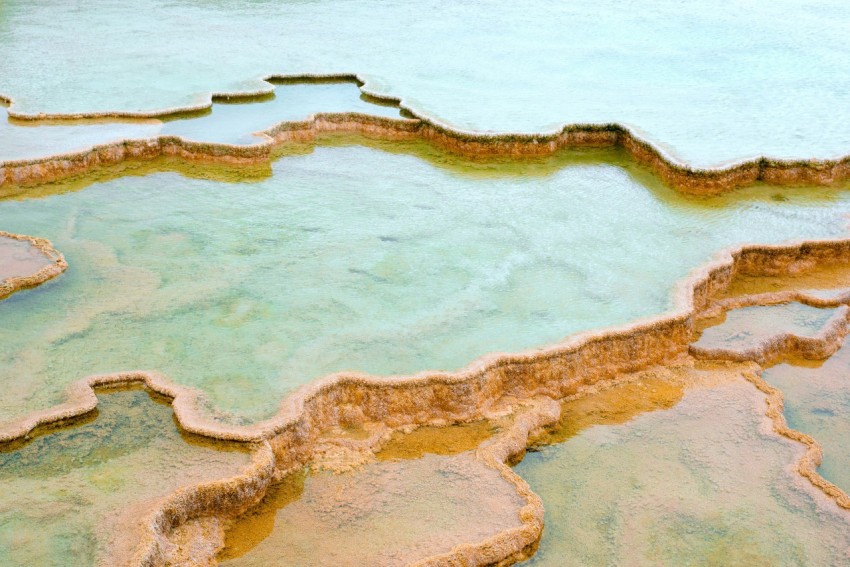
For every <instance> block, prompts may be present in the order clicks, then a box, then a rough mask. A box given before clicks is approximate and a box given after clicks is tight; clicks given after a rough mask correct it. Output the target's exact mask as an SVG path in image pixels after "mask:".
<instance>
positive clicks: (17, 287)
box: [0, 230, 68, 299]
mask: <svg viewBox="0 0 850 567" xmlns="http://www.w3.org/2000/svg"><path fill="white" fill-rule="evenodd" d="M0 238H10V239H13V240H21V241H25V242H29V243H30V244H31V245H32V246H33V247H34V248H36V249H37V250H38V251H39V252H41V253H42V254H44V255H45V256H46V257H47V259H48V260H50V261H51V263H50V264H48V265H47V266H44V267H43V268H41V269H40V270H38V271H37V272H35V273H34V274H30V275H28V276H18V277H14V278H9V279H6V280H2V281H0V299H5V298H7V297H9V296H10V295H12V294H13V293H15V292H16V291H21V290H22V289H28V288H31V287H36V286H39V285H41V284H43V283H44V282H46V281H47V280H51V279H53V278H55V277H56V276H58V275H59V274H61V273H62V272H64V271H65V270H67V269H68V262H66V261H65V256H63V255H62V253H61V252H59V251H58V250H56V249H55V248H54V247H53V244H51V243H50V241H49V240H47V239H46V238H38V237H36V236H27V235H25V234H14V233H11V232H5V231H2V230H0Z"/></svg>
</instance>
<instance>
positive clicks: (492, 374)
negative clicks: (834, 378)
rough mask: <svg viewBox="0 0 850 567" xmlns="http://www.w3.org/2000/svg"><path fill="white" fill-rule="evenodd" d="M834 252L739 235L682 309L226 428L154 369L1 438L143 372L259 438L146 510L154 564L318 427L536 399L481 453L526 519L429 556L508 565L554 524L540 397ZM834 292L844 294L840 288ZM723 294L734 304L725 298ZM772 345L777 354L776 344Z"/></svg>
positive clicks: (193, 410)
mask: <svg viewBox="0 0 850 567" xmlns="http://www.w3.org/2000/svg"><path fill="white" fill-rule="evenodd" d="M836 261H850V239H839V240H812V241H803V242H799V243H796V244H788V245H742V246H739V247H735V248H731V249H726V250H724V251H722V252H720V253H718V254H717V255H716V256H715V258H714V259H713V260H712V261H710V262H708V263H706V264H705V265H703V266H701V267H699V268H697V269H696V270H694V271H693V272H692V273H691V274H690V275H689V276H688V277H687V278H685V279H684V280H681V281H680V282H678V284H677V285H676V286H675V288H674V294H673V300H674V308H673V310H672V311H670V312H667V313H665V314H661V315H658V316H655V317H651V318H647V319H642V320H638V321H635V322H633V323H631V324H627V325H624V326H619V327H612V328H608V329H604V330H601V331H588V332H583V333H579V334H577V335H573V336H571V337H568V338H567V339H565V340H564V341H563V342H561V343H559V344H556V345H553V346H550V347H545V348H541V349H535V350H528V351H524V352H521V353H517V354H505V353H491V354H488V355H485V356H483V357H481V358H479V359H477V360H476V361H474V362H473V363H471V364H470V365H469V366H468V367H466V368H465V369H463V370H460V371H458V372H455V373H447V372H422V373H419V374H416V375H412V376H392V377H386V378H384V377H376V376H369V375H365V374H359V373H338V374H333V375H330V376H326V377H324V378H321V379H319V380H317V381H314V382H312V383H310V384H306V385H304V386H302V387H301V388H299V389H297V390H296V391H295V392H293V393H291V394H289V395H288V396H286V397H285V398H284V399H283V400H282V402H281V406H280V409H279V411H278V413H277V414H276V415H275V416H274V417H272V418H270V419H268V420H266V421H263V422H259V423H256V424H253V425H250V426H236V425H233V426H228V425H225V424H222V423H217V422H214V421H211V420H209V419H207V418H206V417H205V416H204V413H203V411H202V410H201V409H200V407H201V404H200V403H199V402H201V401H202V399H203V398H202V394H201V393H200V392H199V391H197V390H193V389H190V388H186V387H183V386H180V385H177V384H174V383H173V382H171V381H170V380H169V379H168V378H166V377H165V376H163V375H161V374H158V373H156V372H150V371H131V372H122V373H115V374H108V375H95V376H89V377H87V378H83V379H81V380H78V381H76V382H74V383H72V384H71V385H70V386H69V388H68V390H67V401H66V402H65V403H63V404H60V405H58V406H54V407H52V408H49V409H46V410H43V411H38V412H34V413H31V414H29V415H27V416H23V417H22V418H20V419H18V420H16V421H13V422H11V423H8V424H7V425H6V426H4V427H3V428H0V442H9V441H14V440H19V439H21V438H24V437H26V436H28V435H29V434H30V433H31V432H32V431H33V430H34V429H36V428H37V427H40V426H46V425H50V424H53V423H56V422H61V421H64V420H69V419H73V418H75V417H78V416H81V415H84V414H86V413H88V412H90V411H92V410H94V409H95V407H96V405H97V396H96V393H95V390H94V388H98V387H109V386H114V385H120V384H127V383H141V384H143V385H144V386H146V387H147V388H148V389H149V390H151V391H153V392H156V393H159V394H161V395H164V396H167V397H169V398H171V399H172V406H173V409H174V412H175V416H176V418H177V421H178V423H179V425H180V426H181V427H182V428H183V429H184V430H186V431H188V432H190V433H195V434H198V435H203V436H207V437H211V438H216V439H222V440H229V441H237V442H244V443H255V444H257V446H255V450H254V455H253V462H252V464H251V465H250V466H249V467H248V468H247V469H246V470H245V471H244V472H243V473H242V474H241V475H239V476H237V477H234V478H231V479H228V480H222V481H216V482H212V483H207V484H202V485H199V486H194V487H188V488H185V489H181V490H178V491H177V492H176V493H173V494H172V495H170V496H168V497H166V498H165V499H164V500H163V504H162V505H161V506H160V507H159V508H158V509H157V511H156V512H155V513H154V514H153V515H152V516H150V517H149V518H147V519H146V520H145V521H144V525H145V526H146V535H145V538H144V540H143V541H141V542H140V543H139V546H138V547H137V548H136V553H135V554H134V557H133V558H132V560H131V561H129V563H130V564H134V565H146V566H148V565H150V566H153V565H161V564H163V563H164V561H165V560H166V559H165V558H166V557H167V554H168V549H169V548H170V547H171V548H173V547H174V544H173V543H172V542H170V540H169V534H172V533H174V531H175V530H176V529H177V528H178V527H179V526H181V525H184V524H186V523H188V522H191V521H193V520H195V519H198V518H202V517H208V516H213V515H215V516H220V517H232V516H233V515H235V514H238V513H240V512H242V511H244V510H246V509H247V508H249V507H250V506H252V505H253V504H255V503H257V502H259V500H261V499H262V497H263V495H264V494H265V491H266V489H267V488H268V486H269V484H270V483H271V482H273V481H274V480H276V479H280V478H282V477H283V476H285V475H286V474H289V473H290V472H292V471H294V470H297V469H299V468H300V467H303V466H304V465H306V464H308V463H309V462H310V460H311V457H312V448H313V446H314V445H315V443H316V440H317V438H318V436H319V435H320V433H321V432H322V431H324V430H327V429H329V428H331V427H333V426H338V425H341V426H356V425H361V424H363V423H365V422H381V423H383V424H385V425H387V426H388V427H392V428H394V427H401V426H405V425H426V424H435V423H452V422H464V421H471V420H475V419H480V418H482V417H485V415H486V414H487V412H488V410H490V409H492V408H494V406H496V405H497V403H498V402H499V401H500V400H504V399H516V400H530V401H531V402H532V403H536V404H538V409H537V410H535V411H532V412H530V413H529V416H530V417H528V418H523V419H522V420H518V424H517V425H516V426H515V427H512V428H511V429H510V430H509V431H508V432H506V433H505V434H504V435H499V436H497V438H495V440H494V442H493V444H492V446H484V447H482V448H481V449H479V451H478V456H479V458H481V459H483V460H484V462H485V463H488V465H489V466H492V467H495V468H497V469H498V470H499V471H500V472H501V474H502V476H503V478H505V479H506V480H508V481H509V482H510V483H511V484H513V486H514V487H515V488H516V490H517V493H518V494H519V495H520V496H521V497H523V498H524V499H525V501H526V504H525V505H524V506H523V508H522V509H521V511H520V519H521V522H522V525H521V526H520V527H519V528H515V529H512V530H508V531H506V532H502V533H501V534H499V535H497V536H494V537H493V538H490V539H488V540H486V541H484V542H479V543H476V544H464V545H459V546H456V547H455V548H454V549H453V550H452V551H451V552H449V553H448V554H444V555H440V556H437V557H433V558H430V559H426V560H424V561H423V562H422V563H421V564H423V565H436V564H452V563H457V562H462V563H463V564H467V565H491V564H511V563H513V562H515V561H518V560H520V559H523V558H525V557H528V556H529V555H530V554H531V553H533V552H534V550H535V549H536V545H537V543H538V541H539V538H540V535H541V534H542V529H543V507H542V503H541V502H540V500H539V497H537V496H536V495H535V494H534V493H533V492H532V491H531V490H530V488H529V487H528V485H527V484H526V483H525V481H523V480H522V479H521V478H519V477H518V476H517V475H516V474H515V473H513V471H512V470H511V469H510V468H509V467H508V466H507V465H506V463H507V462H509V461H511V460H512V459H515V458H516V457H517V456H521V455H522V453H523V452H524V450H525V448H526V443H527V440H528V437H529V435H530V434H531V432H533V431H534V430H537V429H539V428H541V427H545V426H546V425H549V424H551V423H554V422H555V421H556V420H557V419H558V416H559V413H560V411H559V409H558V410H556V409H553V407H552V405H551V404H548V405H547V404H546V403H542V402H541V401H540V400H541V398H544V399H545V398H548V399H549V400H548V401H549V402H552V403H556V402H554V400H557V399H561V398H564V397H566V396H569V395H574V394H576V393H579V392H581V391H582V390H583V389H584V388H585V387H588V386H591V385H593V384H595V383H597V382H600V381H608V380H613V379H615V378H616V377H617V376H619V375H621V374H624V373H631V372H636V371H639V370H643V369H646V368H648V367H651V366H653V365H657V364H665V363H671V362H674V361H676V360H677V359H678V360H681V357H683V356H686V355H687V353H688V350H689V344H690V341H691V336H692V334H693V331H694V323H695V321H696V319H698V318H699V317H700V316H701V315H702V314H703V313H704V312H708V311H710V310H711V309H716V305H715V304H714V302H713V299H712V298H713V297H715V296H716V295H717V294H718V293H720V292H722V291H724V290H725V289H727V288H728V286H729V284H730V283H731V281H732V279H733V278H734V277H735V275H736V274H744V275H762V276H767V275H780V274H787V273H794V272H797V271H801V270H805V269H808V268H811V267H814V266H815V265H817V264H819V263H822V262H836ZM795 293H797V294H798V295H800V294H799V292H795ZM780 295H781V294H780ZM814 299H816V300H817V301H819V302H823V301H824V300H822V299H818V298H814ZM741 301H745V300H741ZM834 301H836V302H839V300H838V299H836V300H834ZM724 305H725V306H726V307H727V308H731V307H732V306H733V304H732V303H730V302H729V301H728V300H727V301H726V302H725V303H724ZM846 314H847V311H846V310H845V311H843V315H845V316H846ZM846 329H847V327H846V325H841V326H840V330H841V331H846ZM833 330H834V329H832V328H831V329H830V330H829V332H826V334H825V335H824V336H825V337H826V339H828V341H829V342H831V343H835V342H836V341H838V340H839V338H838V336H839V335H840V334H841V333H840V332H832V331H833ZM826 339H825V340H826ZM783 345H784V346H783ZM780 346H782V348H788V349H792V350H800V351H801V352H800V353H799V354H801V355H803V356H814V357H822V356H824V353H825V352H827V351H828V350H829V349H828V348H826V347H817V348H814V349H812V348H808V347H811V345H808V347H807V346H806V344H803V343H799V342H797V341H794V340H783V341H782V345H780ZM765 348H768V349H772V350H773V353H772V354H777V348H778V347H777V345H773V346H770V345H767V346H765ZM780 350H781V349H780ZM748 379H749V380H750V381H751V382H753V383H754V384H755V385H756V387H758V388H759V389H760V390H762V391H763V392H765V393H767V394H768V398H769V400H768V403H769V411H768V415H769V417H770V418H771V419H772V420H773V423H774V428H775V429H776V431H777V433H779V434H780V435H783V436H785V437H788V438H790V439H793V440H796V441H800V442H801V443H803V444H804V445H805V446H806V447H807V452H806V454H805V456H804V458H803V459H801V460H800V462H799V463H798V469H799V472H800V474H801V475H803V476H804V477H805V478H807V479H809V480H810V481H811V482H812V484H813V485H814V486H816V487H817V488H819V489H820V490H821V491H822V492H823V493H824V494H826V495H827V496H828V497H830V498H831V499H832V500H833V501H835V502H836V504H838V505H839V506H841V507H844V508H848V509H850V498H848V496H847V495H846V494H845V493H844V492H843V491H842V490H841V489H839V488H838V487H836V486H835V485H833V484H832V483H829V482H828V481H826V480H825V479H823V478H822V477H821V476H820V475H819V474H818V473H817V471H816V468H817V465H818V464H819V463H820V455H821V452H820V446H819V445H818V443H817V441H815V440H814V439H812V438H811V437H809V436H807V435H805V434H802V433H799V432H796V431H794V430H790V429H788V428H787V426H786V425H785V423H784V418H783V416H782V413H781V407H782V397H781V393H779V392H778V391H774V389H772V388H771V387H770V386H769V385H767V384H766V383H763V380H762V381H761V382H760V381H759V380H761V378H760V377H750V378H748ZM534 400H538V401H537V402H534ZM777 408H778V409H777ZM111 559H118V558H111Z"/></svg>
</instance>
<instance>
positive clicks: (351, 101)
mask: <svg viewBox="0 0 850 567" xmlns="http://www.w3.org/2000/svg"><path fill="white" fill-rule="evenodd" d="M316 112H362V113H366V114H374V115H379V116H390V117H395V118H398V116H399V110H398V108H396V107H394V106H384V105H380V104H375V103H370V102H367V101H366V100H364V99H363V98H361V93H360V90H359V89H358V88H357V85H355V84H354V83H309V84H297V83H296V84H284V85H278V86H277V87H275V93H274V96H272V97H267V98H264V99H262V100H256V101H252V102H240V103H216V104H214V105H213V107H212V109H211V110H210V111H209V112H208V113H205V114H200V115H194V116H185V117H181V118H179V119H169V120H168V121H166V122H161V121H159V120H144V121H141V120H140V121H134V122H115V121H107V120H99V121H88V122H85V121H78V122H74V123H53V124H44V125H43V124H40V123H32V122H27V121H14V122H10V121H9V120H8V112H7V110H6V109H5V108H3V107H0V160H17V159H31V158H39V157H44V156H49V155H54V154H59V153H68V152H73V151H80V150H85V149H87V148H90V147H91V146H95V145H98V144H105V143H108V142H114V141H118V140H124V139H143V138H152V137H155V136H158V135H174V136H182V137H183V138H185V139H187V140H193V141H197V142H217V143H224V144H238V145H250V144H257V143H260V142H262V141H263V139H262V138H260V137H258V136H256V135H254V134H255V133H256V132H259V131H261V130H266V129H268V128H270V127H272V126H274V125H276V124H278V123H280V122H283V121H296V120H304V119H305V118H307V117H308V116H310V115H312V114H315V113H316Z"/></svg>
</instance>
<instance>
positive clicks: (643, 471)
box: [515, 378, 850, 567]
mask: <svg viewBox="0 0 850 567" xmlns="http://www.w3.org/2000/svg"><path fill="white" fill-rule="evenodd" d="M763 399H764V397H763V395H762V394H761V393H759V392H758V391H757V390H756V389H755V388H754V387H753V386H752V385H750V384H749V383H747V382H745V381H744V380H743V378H740V379H738V380H735V381H733V382H729V383H725V384H721V385H714V386H711V387H708V388H707V389H700V388H697V389H692V390H689V391H687V392H686V394H685V398H684V399H683V400H682V401H681V402H680V403H679V404H678V405H676V406H675V407H673V409H670V410H667V411H657V412H653V413H648V414H644V415H641V416H638V417H636V418H635V419H633V420H631V421H629V422H627V423H625V424H622V425H597V426H594V427H590V428H588V429H585V430H584V431H582V432H580V433H579V434H578V435H576V436H575V437H572V438H571V439H569V440H567V441H566V442H563V443H559V444H557V445H552V446H549V447H544V448H543V449H542V450H541V451H540V452H537V453H529V454H527V455H526V457H525V458H524V460H523V461H522V462H521V463H520V464H519V465H517V466H516V468H515V470H516V472H517V473H518V474H519V475H520V476H522V477H523V478H524V479H526V480H527V481H528V483H529V484H530V485H531V488H532V489H533V490H534V491H535V492H536V493H537V494H539V495H540V497H541V498H542V499H543V503H544V505H545V508H546V517H545V522H546V527H545V530H544V532H543V538H542V540H541V543H540V548H539V549H538V552H537V554H536V555H535V556H534V557H533V558H532V559H531V560H530V561H528V562H527V564H529V565H553V566H559V567H560V566H573V565H576V566H578V565H653V566H655V565H669V566H678V565H698V566H706V567H707V566H712V565H762V566H777V565H797V566H804V565H844V564H846V562H847V557H848V550H850V535H848V534H850V531H848V523H847V521H848V520H847V514H846V512H843V511H841V510H840V509H838V508H837V507H836V506H835V505H834V504H831V503H824V500H823V497H822V496H821V494H820V493H819V492H818V491H817V489H815V488H814V487H812V486H811V485H809V484H807V483H804V482H801V481H800V477H799V476H798V475H797V474H796V472H794V471H793V469H792V467H791V466H790V465H791V464H792V463H793V462H794V461H795V459H797V458H798V457H799V455H800V452H801V450H802V449H801V446H800V445H798V444H796V443H794V442H792V441H789V440H787V439H784V438H781V437H778V436H775V435H773V434H772V433H767V431H770V426H769V425H766V424H765V418H764V413H763V412H764V402H763Z"/></svg>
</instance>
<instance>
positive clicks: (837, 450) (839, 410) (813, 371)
mask: <svg viewBox="0 0 850 567" xmlns="http://www.w3.org/2000/svg"><path fill="white" fill-rule="evenodd" d="M763 377H764V379H765V380H766V381H767V382H769V383H770V384H771V385H773V386H775V387H777V388H779V389H780V390H781V391H782V393H783V395H784V396H785V417H786V419H787V420H788V425H789V426H790V427H792V428H794V429H798V430H800V431H802V432H804V433H808V434H809V435H811V436H813V437H814V438H815V439H817V440H818V442H820V444H821V446H822V447H823V453H824V455H823V464H822V465H821V467H820V469H819V472H820V474H821V475H823V476H824V478H826V479H827V480H830V481H832V482H834V483H835V484H837V485H838V486H840V487H841V488H842V489H843V490H844V491H845V492H847V491H850V451H848V450H847V439H848V435H850V348H848V346H847V344H846V341H845V345H844V346H843V347H842V348H841V349H840V350H839V351H838V352H837V353H835V354H834V355H833V356H832V357H830V358H829V359H827V360H826V361H824V362H823V363H822V364H812V365H811V366H810V367H801V366H793V365H790V364H778V365H776V366H773V367H771V368H768V369H767V370H765V371H764V374H763Z"/></svg>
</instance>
